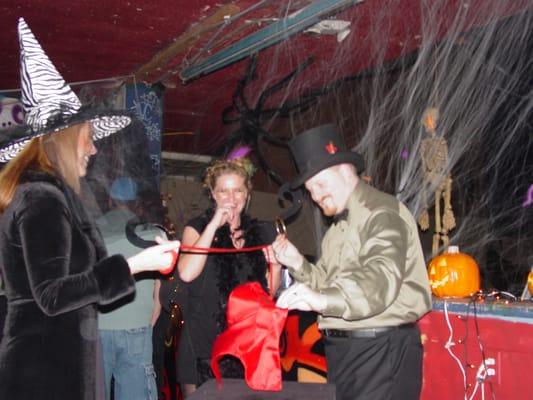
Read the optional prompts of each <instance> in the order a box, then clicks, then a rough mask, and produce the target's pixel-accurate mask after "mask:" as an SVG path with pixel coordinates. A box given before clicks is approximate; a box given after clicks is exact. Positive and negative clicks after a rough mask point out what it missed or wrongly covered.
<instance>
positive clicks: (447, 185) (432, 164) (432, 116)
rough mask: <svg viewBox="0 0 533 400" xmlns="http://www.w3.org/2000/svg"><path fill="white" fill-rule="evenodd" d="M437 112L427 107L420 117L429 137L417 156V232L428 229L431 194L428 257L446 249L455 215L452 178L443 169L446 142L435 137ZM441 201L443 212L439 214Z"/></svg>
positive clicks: (423, 142)
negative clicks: (420, 191) (420, 188)
mask: <svg viewBox="0 0 533 400" xmlns="http://www.w3.org/2000/svg"><path fill="white" fill-rule="evenodd" d="M438 119H439V110H438V109H437V108H434V107H431V108H428V109H427V110H426V111H425V112H424V114H423V116H422V121H421V122H422V125H423V126H424V129H425V130H426V133H427V134H428V135H429V137H427V138H425V139H424V140H422V143H421V144H420V156H421V158H422V167H423V169H424V185H423V201H424V211H423V212H422V214H421V215H420V217H419V219H418V224H419V225H420V229H422V230H423V231H425V230H427V229H429V214H428V198H430V197H431V196H430V193H432V192H433V191H434V192H435V233H434V234H433V246H432V254H433V257H435V256H436V255H437V254H438V252H439V247H440V243H441V241H442V246H443V247H444V248H447V247H448V244H449V238H448V232H449V231H451V230H452V229H453V228H455V216H454V215H453V210H452V203H451V198H452V178H451V176H450V174H449V172H448V171H447V170H446V166H447V164H448V144H447V143H446V139H444V138H443V137H440V136H438V135H437V134H436V127H437V121H438ZM441 199H442V201H443V203H444V205H443V206H444V210H443V211H442V215H441Z"/></svg>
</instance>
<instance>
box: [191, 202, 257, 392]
mask: <svg viewBox="0 0 533 400" xmlns="http://www.w3.org/2000/svg"><path fill="white" fill-rule="evenodd" d="M213 214H214V209H213V208H210V209H208V210H207V211H206V212H205V213H204V215H203V217H202V218H203V224H205V226H207V224H208V223H209V221H211V218H212V217H213ZM239 229H241V230H242V232H243V234H242V236H241V237H242V238H244V247H253V246H259V245H262V244H265V243H266V237H265V234H264V232H262V229H263V228H262V225H261V223H259V222H258V220H257V219H253V218H251V217H250V216H249V215H248V214H246V213H242V214H241V226H240V227H239ZM211 247H214V248H233V247H234V245H233V241H232V240H231V231H230V227H229V225H228V224H225V225H223V226H221V227H220V228H219V229H217V231H216V232H215V237H214V238H213V242H212V244H211ZM213 258H214V264H215V265H216V270H217V287H218V293H219V306H218V315H217V329H218V334H220V333H222V332H223V331H224V330H225V329H226V308H227V305H228V298H229V295H230V293H231V291H232V290H233V289H235V288H236V287H237V286H238V285H240V284H242V283H246V282H259V283H260V284H261V287H262V288H263V289H264V290H265V292H267V293H268V284H267V279H266V272H267V268H268V264H267V262H266V260H265V257H264V255H263V253H262V252H261V251H254V252H242V253H237V254H235V253H230V254H217V255H216V257H213ZM219 367H220V371H221V373H222V376H223V377H224V378H241V379H242V378H244V369H243V366H242V364H241V363H240V361H239V360H237V359H236V358H234V357H231V356H226V357H223V358H222V359H221V360H220V362H219ZM197 372H198V378H199V383H202V382H204V381H206V380H207V379H209V378H213V374H212V371H211V368H210V366H209V360H198V363H197Z"/></svg>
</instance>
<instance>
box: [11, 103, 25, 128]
mask: <svg viewBox="0 0 533 400" xmlns="http://www.w3.org/2000/svg"><path fill="white" fill-rule="evenodd" d="M11 116H12V117H13V121H15V122H16V123H17V124H19V125H20V124H22V123H23V122H24V113H23V112H22V106H21V105H20V104H15V105H14V106H13V108H11Z"/></svg>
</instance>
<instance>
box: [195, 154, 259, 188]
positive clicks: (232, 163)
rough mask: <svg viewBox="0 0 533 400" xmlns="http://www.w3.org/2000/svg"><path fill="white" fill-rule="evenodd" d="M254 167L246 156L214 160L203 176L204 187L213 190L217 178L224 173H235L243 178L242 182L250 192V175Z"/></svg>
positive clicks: (253, 171)
mask: <svg viewBox="0 0 533 400" xmlns="http://www.w3.org/2000/svg"><path fill="white" fill-rule="evenodd" d="M254 173H255V167H254V165H253V164H252V162H251V161H250V159H249V158H247V157H242V158H234V159H232V160H215V161H214V162H213V163H212V164H211V165H210V166H209V167H207V169H206V172H205V178H204V187H205V188H206V189H208V190H209V191H211V192H212V191H213V190H214V189H215V186H216V184H217V180H218V178H220V177H221V176H222V175H226V174H236V175H239V176H242V177H243V178H244V184H245V186H246V189H247V190H248V193H251V192H252V177H253V175H254Z"/></svg>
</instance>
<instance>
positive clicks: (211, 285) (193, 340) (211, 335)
mask: <svg viewBox="0 0 533 400" xmlns="http://www.w3.org/2000/svg"><path fill="white" fill-rule="evenodd" d="M252 174H253V165H252V163H251V162H250V161H249V160H248V159H246V158H240V159H233V160H218V161H215V162H214V163H213V164H212V165H211V166H210V167H209V168H208V169H207V173H206V177H205V180H204V186H205V187H206V189H207V190H208V191H209V193H210V195H211V198H212V200H213V206H212V207H211V208H209V209H208V210H206V211H205V212H204V213H203V214H202V215H200V216H199V217H197V218H193V219H192V220H191V221H189V222H188V223H187V224H186V226H185V229H184V231H183V237H182V243H183V245H189V246H196V247H216V248H228V249H242V248H244V247H252V246H258V245H262V244H266V243H270V242H271V241H272V238H268V237H267V234H266V230H265V229H264V225H263V224H261V223H260V222H258V221H257V220H255V219H252V218H251V217H250V216H249V215H248V214H247V213H246V208H247V205H248V203H249V201H250V194H251V191H252V183H251V178H252ZM178 271H179V276H180V278H181V280H182V281H184V282H190V283H189V284H187V285H186V290H187V293H188V301H187V304H186V306H185V308H184V321H185V323H184V325H183V328H182V333H181V338H180V343H179V348H178V362H177V375H178V382H180V383H181V386H182V391H183V392H184V394H185V395H186V396H187V395H189V394H190V393H192V392H193V391H194V390H195V389H196V387H197V386H198V385H200V384H202V383H203V382H204V381H205V380H206V379H207V378H209V377H210V376H211V371H210V367H209V361H210V360H209V359H210V357H211V349H212V346H213V342H214V340H215V337H216V336H217V335H218V334H220V333H221V332H222V331H223V330H224V329H225V325H226V324H225V311H226V304H227V300H228V296H229V294H230V292H231V291H232V290H233V289H234V288H235V287H236V286H237V285H239V284H242V283H245V282H252V281H256V282H259V283H260V284H261V286H262V287H263V289H264V290H265V291H266V292H267V293H268V292H269V291H273V292H275V291H276V289H277V288H278V287H279V282H280V271H281V265H279V264H273V265H272V277H270V275H269V268H268V264H267V262H266V260H265V257H264V255H263V253H262V252H261V251H258V252H243V253H228V254H218V253H217V254H209V255H208V254H194V253H189V254H187V253H182V254H181V255H180V260H179V262H178ZM231 364H232V363H231V362H226V363H225V364H224V363H223V364H222V366H223V371H224V365H226V368H225V374H224V375H225V377H239V375H240V374H241V373H242V371H241V370H240V368H239V366H238V365H231ZM191 365H192V366H193V367H191ZM194 366H196V368H195V367H194ZM223 373H224V372H223ZM240 377H242V376H240Z"/></svg>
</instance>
